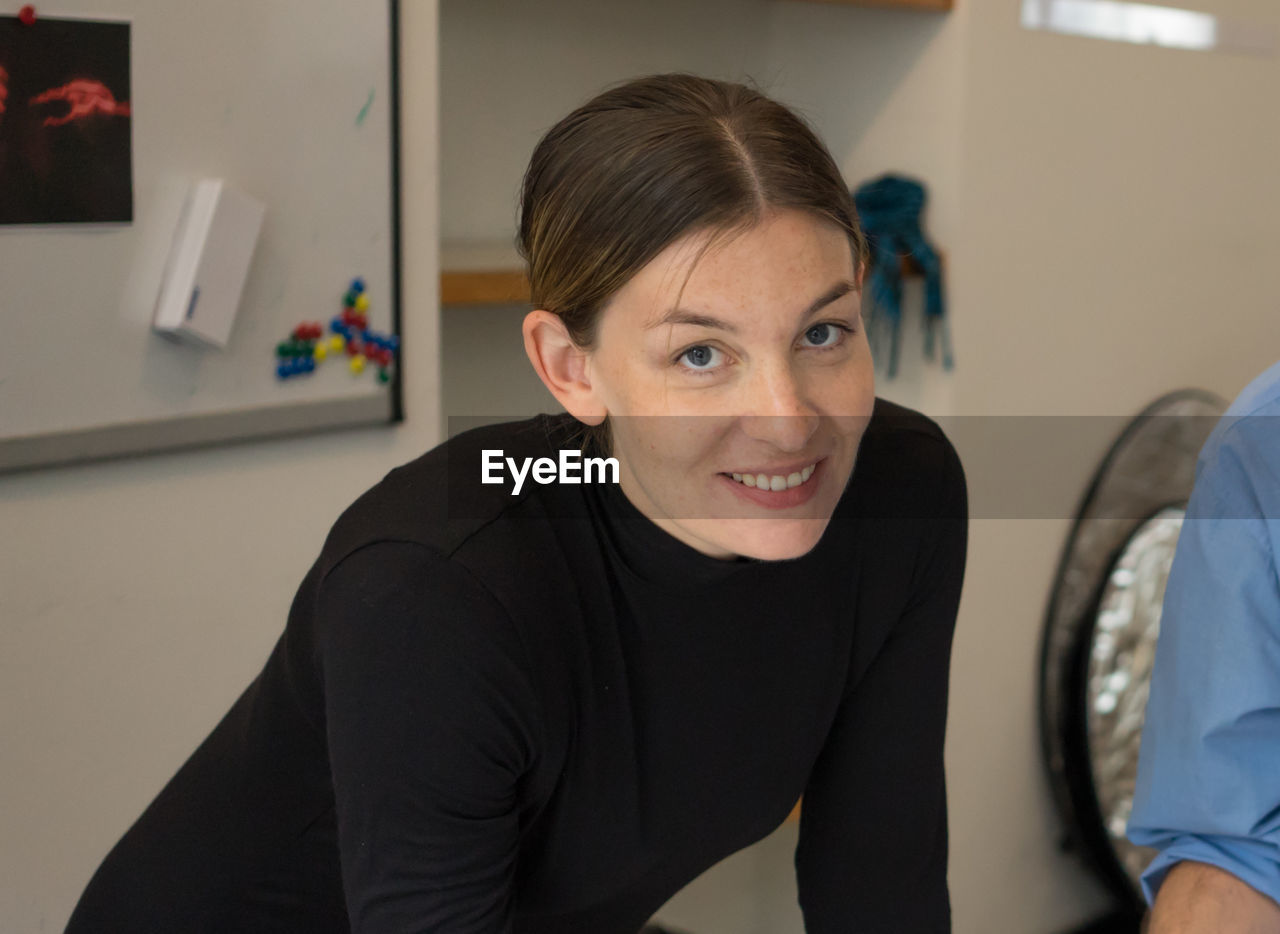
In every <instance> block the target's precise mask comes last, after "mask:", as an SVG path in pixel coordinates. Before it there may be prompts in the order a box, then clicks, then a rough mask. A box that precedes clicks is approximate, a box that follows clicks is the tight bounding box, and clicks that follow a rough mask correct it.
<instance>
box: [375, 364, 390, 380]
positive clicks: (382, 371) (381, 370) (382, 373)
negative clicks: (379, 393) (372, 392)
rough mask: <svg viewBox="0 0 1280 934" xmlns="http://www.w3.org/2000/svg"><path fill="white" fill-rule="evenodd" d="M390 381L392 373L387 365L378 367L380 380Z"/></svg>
mask: <svg viewBox="0 0 1280 934" xmlns="http://www.w3.org/2000/svg"><path fill="white" fill-rule="evenodd" d="M390 381H391V374H390V373H388V372H387V369H386V367H380V368H379V369H378V382H380V383H387V382H390Z"/></svg>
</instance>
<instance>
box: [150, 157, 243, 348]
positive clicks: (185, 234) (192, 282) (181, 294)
mask: <svg viewBox="0 0 1280 934" xmlns="http://www.w3.org/2000/svg"><path fill="white" fill-rule="evenodd" d="M265 214H266V207H265V206H264V205H263V204H262V203H260V202H258V201H255V200H254V199H253V198H251V197H249V196H248V195H246V194H244V193H243V192H241V191H237V190H236V189H234V188H232V187H231V186H230V185H228V184H227V183H226V182H225V181H223V180H222V179H217V178H210V179H203V180H201V181H198V182H196V183H195V184H193V185H192V186H191V192H190V194H188V195H187V200H186V204H185V206H184V207H183V209H182V219H181V220H180V221H179V222H178V232H177V234H176V235H175V236H174V240H173V247H172V250H171V251H170V253H169V262H168V264H167V265H166V267H165V274H164V282H163V283H162V284H161V286H160V298H159V300H158V301H157V302H156V314H155V319H154V321H153V325H154V327H155V329H156V330H157V331H161V332H163V333H165V334H169V335H173V336H177V337H190V338H194V339H196V340H199V341H201V342H203V343H206V344H213V345H214V346H216V347H225V346H226V345H227V340H228V339H229V338H230V336H231V326H232V325H233V324H234V323H235V320H236V311H237V310H238V309H239V307H240V295H241V293H242V292H243V291H244V281H245V278H246V277H247V276H248V274H249V262H250V260H252V259H253V250H254V247H255V246H256V245H257V243H258V233H259V232H260V231H261V230H262V219H263V216H264V215H265Z"/></svg>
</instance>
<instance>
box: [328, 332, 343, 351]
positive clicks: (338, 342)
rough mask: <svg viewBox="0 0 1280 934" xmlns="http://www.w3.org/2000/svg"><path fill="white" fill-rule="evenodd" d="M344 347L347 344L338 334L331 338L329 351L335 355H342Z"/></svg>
mask: <svg viewBox="0 0 1280 934" xmlns="http://www.w3.org/2000/svg"><path fill="white" fill-rule="evenodd" d="M344 345H345V342H344V341H343V339H342V338H341V337H340V336H339V335H337V334H335V335H334V336H333V337H331V338H329V350H330V351H332V352H333V353H340V352H341V351H342V348H343V346H344Z"/></svg>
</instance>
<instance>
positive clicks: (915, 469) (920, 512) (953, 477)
mask: <svg viewBox="0 0 1280 934" xmlns="http://www.w3.org/2000/svg"><path fill="white" fill-rule="evenodd" d="M964 494H965V480H964V468H963V466H962V465H961V463H960V457H959V455H958V454H957V452H956V449H955V446H954V445H953V444H952V442H951V439H950V438H948V437H947V434H946V432H945V431H943V429H942V426H941V425H939V424H938V422H936V421H934V420H933V419H932V418H930V417H929V416H927V415H925V414H923V413H921V412H918V411H916V410H915V409H911V408H908V407H907V406H904V405H899V404H898V403H896V402H890V401H889V400H888V399H884V398H881V397H879V396H877V397H876V400H875V407H874V409H873V410H872V414H871V420H870V422H868V424H867V429H866V432H865V433H864V434H863V437H862V441H861V443H860V444H859V446H858V457H857V461H856V463H855V465H854V473H853V477H852V478H851V479H850V485H849V488H848V490H847V495H846V497H845V499H846V500H847V501H848V503H847V505H848V506H849V507H850V508H852V509H854V510H856V512H857V514H858V515H881V516H893V517H910V516H918V517H929V518H938V517H939V515H940V510H942V511H946V510H958V509H961V508H967V503H966V502H965V497H964Z"/></svg>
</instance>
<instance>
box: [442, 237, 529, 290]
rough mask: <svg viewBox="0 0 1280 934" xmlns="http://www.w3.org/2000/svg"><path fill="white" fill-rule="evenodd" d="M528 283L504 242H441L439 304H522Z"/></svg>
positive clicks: (520, 263) (511, 248)
mask: <svg viewBox="0 0 1280 934" xmlns="http://www.w3.org/2000/svg"><path fill="white" fill-rule="evenodd" d="M528 302H529V280H528V278H527V277H526V276H525V272H524V260H522V259H521V258H520V254H519V253H517V252H516V248H515V247H514V246H512V245H509V244H504V243H474V242H472V243H445V244H443V245H442V246H441V248H440V304H442V305H526V304H528Z"/></svg>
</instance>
